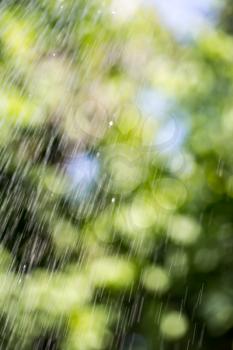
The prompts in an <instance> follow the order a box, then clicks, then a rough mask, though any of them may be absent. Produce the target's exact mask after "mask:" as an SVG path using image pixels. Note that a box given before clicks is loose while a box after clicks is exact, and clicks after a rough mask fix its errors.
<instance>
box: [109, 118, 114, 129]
mask: <svg viewBox="0 0 233 350" xmlns="http://www.w3.org/2000/svg"><path fill="white" fill-rule="evenodd" d="M108 125H109V126H110V128H111V127H112V126H113V121H112V120H111V121H110V122H109V123H108Z"/></svg>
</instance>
